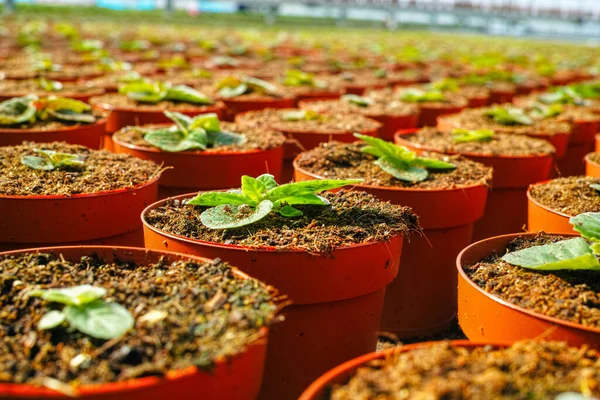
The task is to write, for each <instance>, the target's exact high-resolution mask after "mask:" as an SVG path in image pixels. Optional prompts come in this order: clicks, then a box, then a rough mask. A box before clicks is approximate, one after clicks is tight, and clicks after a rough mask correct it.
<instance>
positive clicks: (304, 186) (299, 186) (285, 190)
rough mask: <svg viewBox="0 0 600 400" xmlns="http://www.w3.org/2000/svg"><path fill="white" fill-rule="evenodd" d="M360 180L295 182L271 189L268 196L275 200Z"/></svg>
mask: <svg viewBox="0 0 600 400" xmlns="http://www.w3.org/2000/svg"><path fill="white" fill-rule="evenodd" d="M360 182H362V179H319V180H310V181H300V182H293V183H287V184H285V185H280V186H277V187H275V188H273V189H271V190H269V191H268V192H267V194H266V196H267V198H268V199H269V200H271V201H274V202H275V201H278V200H281V199H284V198H286V197H293V196H299V195H304V194H314V193H319V192H324V191H326V190H331V189H337V188H340V187H343V186H348V185H354V184H357V183H360Z"/></svg>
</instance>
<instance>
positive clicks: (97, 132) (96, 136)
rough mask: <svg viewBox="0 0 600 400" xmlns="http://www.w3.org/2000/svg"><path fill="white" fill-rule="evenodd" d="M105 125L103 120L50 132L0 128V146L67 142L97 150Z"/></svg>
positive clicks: (105, 121)
mask: <svg viewBox="0 0 600 400" xmlns="http://www.w3.org/2000/svg"><path fill="white" fill-rule="evenodd" d="M106 123H107V120H106V118H104V119H101V120H99V121H98V122H96V123H94V124H87V125H76V126H65V127H63V128H60V129H52V130H44V129H11V128H0V146H16V145H19V144H21V143H23V142H37V143H49V142H67V143H70V144H79V145H82V146H85V147H89V148H90V149H99V148H100V147H101V144H102V137H103V136H104V132H105V129H106Z"/></svg>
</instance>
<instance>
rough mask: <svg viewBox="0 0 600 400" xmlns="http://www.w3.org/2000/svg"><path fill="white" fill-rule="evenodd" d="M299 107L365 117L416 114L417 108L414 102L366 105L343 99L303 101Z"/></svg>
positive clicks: (326, 112) (382, 102)
mask: <svg viewBox="0 0 600 400" xmlns="http://www.w3.org/2000/svg"><path fill="white" fill-rule="evenodd" d="M300 108H301V109H303V110H313V111H316V112H319V113H325V114H335V113H340V114H354V115H356V114H360V115H364V116H365V117H378V116H384V115H385V116H388V115H389V116H404V115H417V114H418V113H419V108H418V107H417V106H416V105H414V104H409V103H403V102H401V101H392V102H387V101H386V102H384V101H377V102H375V103H374V104H370V105H368V106H366V107H363V106H359V105H356V104H352V103H349V102H347V101H345V100H319V101H304V102H302V104H301V106H300Z"/></svg>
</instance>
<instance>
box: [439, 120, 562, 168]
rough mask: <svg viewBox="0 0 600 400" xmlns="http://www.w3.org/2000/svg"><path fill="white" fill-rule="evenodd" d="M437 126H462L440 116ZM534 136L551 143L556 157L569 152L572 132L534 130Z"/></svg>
mask: <svg viewBox="0 0 600 400" xmlns="http://www.w3.org/2000/svg"><path fill="white" fill-rule="evenodd" d="M437 128H438V129H439V130H440V131H443V132H448V131H451V130H453V129H456V128H460V126H459V125H458V124H455V123H453V122H452V121H450V120H449V119H448V118H438V120H437ZM495 130H496V132H500V133H512V132H511V130H510V129H498V128H496V129H495ZM527 136H530V137H532V138H536V139H543V140H545V141H547V142H548V143H550V144H551V145H552V146H554V148H555V149H556V153H555V154H556V159H560V158H562V157H564V155H565V153H566V152H567V144H568V143H569V140H570V139H569V137H570V136H571V132H560V133H557V134H554V135H549V134H544V133H543V132H534V133H532V134H530V135H527Z"/></svg>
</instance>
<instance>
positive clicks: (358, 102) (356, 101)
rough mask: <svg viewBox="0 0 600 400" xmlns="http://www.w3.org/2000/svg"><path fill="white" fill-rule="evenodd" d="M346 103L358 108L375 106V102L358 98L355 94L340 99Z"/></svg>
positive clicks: (366, 98) (367, 98) (361, 97)
mask: <svg viewBox="0 0 600 400" xmlns="http://www.w3.org/2000/svg"><path fill="white" fill-rule="evenodd" d="M341 99H342V100H343V101H345V102H346V103H350V104H354V105H357V106H360V107H368V106H371V105H373V104H375V100H373V99H371V98H369V97H363V96H359V95H357V94H345V95H343V96H342V97H341Z"/></svg>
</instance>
